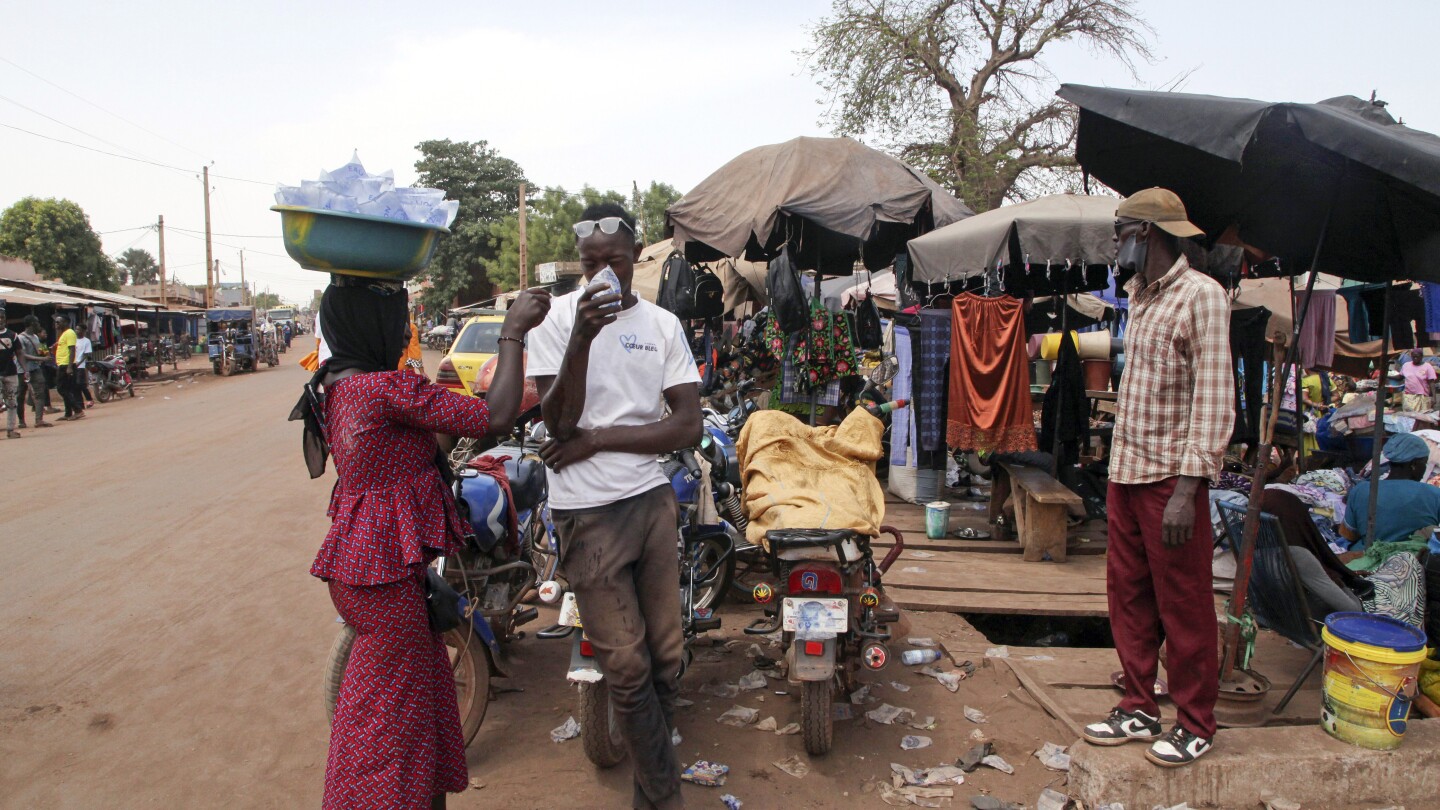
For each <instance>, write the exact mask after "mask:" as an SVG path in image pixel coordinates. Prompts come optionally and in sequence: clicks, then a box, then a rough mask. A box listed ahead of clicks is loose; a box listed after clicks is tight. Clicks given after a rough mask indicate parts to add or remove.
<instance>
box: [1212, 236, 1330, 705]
mask: <svg viewBox="0 0 1440 810" xmlns="http://www.w3.org/2000/svg"><path fill="white" fill-rule="evenodd" d="M1328 224H1329V216H1328V215H1327V216H1326V225H1328ZM1320 239H1321V241H1322V242H1323V241H1324V239H1325V228H1323V227H1322V228H1321V229H1320ZM1315 255H1317V256H1318V255H1320V254H1319V251H1318V250H1317V251H1316V253H1315ZM1318 276H1319V273H1317V272H1315V271H1314V268H1313V266H1312V268H1311V272H1310V278H1309V280H1307V281H1306V282H1305V303H1304V304H1302V305H1301V307H1300V312H1299V313H1298V317H1296V318H1294V319H1293V322H1292V326H1291V329H1290V331H1291V334H1290V343H1289V345H1287V346H1286V347H1285V359H1284V360H1283V361H1281V363H1280V368H1278V369H1277V370H1276V371H1277V373H1278V379H1277V380H1276V381H1275V382H1274V383H1272V384H1271V386H1270V411H1269V415H1268V418H1267V420H1266V423H1267V429H1266V430H1265V431H1264V432H1263V433H1262V435H1261V438H1260V449H1259V451H1258V453H1257V454H1256V458H1255V477H1254V478H1253V479H1252V480H1251V482H1250V503H1249V504H1248V505H1247V506H1246V507H1245V530H1244V532H1243V534H1242V535H1241V540H1240V558H1239V560H1238V561H1237V563H1238V564H1237V565H1236V566H1235V588H1234V590H1233V591H1232V592H1231V594H1230V601H1229V602H1228V603H1227V608H1226V613H1225V616H1226V622H1225V655H1224V656H1223V657H1222V658H1221V659H1220V682H1221V683H1224V682H1225V681H1226V679H1228V678H1229V677H1230V673H1231V672H1232V671H1234V669H1235V664H1236V663H1237V660H1238V657H1239V652H1240V617H1241V616H1243V615H1245V600H1246V599H1247V598H1248V597H1249V594H1250V568H1251V565H1252V564H1253V562H1254V560H1255V540H1256V538H1257V537H1258V536H1259V534H1260V511H1261V510H1260V499H1261V497H1262V496H1263V495H1264V494H1265V473H1266V465H1267V464H1268V463H1269V461H1270V448H1271V445H1272V443H1273V442H1274V440H1275V423H1276V422H1277V421H1278V420H1279V417H1280V398H1281V397H1282V396H1283V392H1284V388H1285V380H1287V379H1289V375H1290V370H1291V369H1293V368H1294V367H1295V358H1296V354H1297V351H1296V344H1298V343H1299V342H1300V330H1301V328H1303V326H1304V324H1305V317H1306V316H1307V315H1308V314H1309V312H1310V301H1311V299H1312V298H1313V297H1314V292H1315V279H1316V278H1317V277H1318ZM1291 301H1292V302H1293V301H1294V298H1293V297H1292V298H1291ZM1292 306H1293V303H1292Z"/></svg>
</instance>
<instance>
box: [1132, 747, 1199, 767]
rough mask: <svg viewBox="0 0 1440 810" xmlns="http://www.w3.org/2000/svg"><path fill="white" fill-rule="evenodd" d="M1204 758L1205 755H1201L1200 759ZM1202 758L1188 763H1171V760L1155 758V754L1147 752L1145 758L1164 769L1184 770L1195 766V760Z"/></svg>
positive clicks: (1187, 761)
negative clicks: (1188, 766)
mask: <svg viewBox="0 0 1440 810" xmlns="http://www.w3.org/2000/svg"><path fill="white" fill-rule="evenodd" d="M1203 756H1205V755H1204V754H1201V755H1200V757H1203ZM1200 757H1195V759H1190V760H1186V761H1184V762H1171V761H1169V760H1165V759H1161V758H1160V757H1157V756H1155V755H1154V754H1152V753H1150V752H1149V751H1146V752H1145V758H1146V759H1148V760H1150V761H1151V762H1153V763H1155V764H1156V765H1159V766H1160V767H1162V768H1183V767H1185V766H1186V765H1193V764H1194V763H1195V760H1196V759H1199V758H1200Z"/></svg>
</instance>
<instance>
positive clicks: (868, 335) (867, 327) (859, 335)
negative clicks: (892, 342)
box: [855, 294, 883, 351]
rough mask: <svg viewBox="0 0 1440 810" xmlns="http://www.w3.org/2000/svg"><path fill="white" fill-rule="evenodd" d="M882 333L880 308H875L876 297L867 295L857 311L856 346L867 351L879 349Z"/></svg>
mask: <svg viewBox="0 0 1440 810" xmlns="http://www.w3.org/2000/svg"><path fill="white" fill-rule="evenodd" d="M881 332H882V329H881V326H880V308H879V307H877V306H875V296H874V295H873V294H871V295H867V296H865V300H864V301H861V302H860V303H859V305H858V306H857V307H856V309H855V345H856V346H857V347H859V348H861V349H865V350H866V351H870V350H874V349H878V348H880V341H881V340H882V339H883V335H882V334H881Z"/></svg>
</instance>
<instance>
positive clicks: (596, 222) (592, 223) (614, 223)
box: [575, 217, 635, 239]
mask: <svg viewBox="0 0 1440 810" xmlns="http://www.w3.org/2000/svg"><path fill="white" fill-rule="evenodd" d="M621 225H624V226H625V230H627V231H629V232H630V233H632V234H633V233H635V229H634V228H632V227H630V223H628V222H626V221H625V220H623V219H621V218H620V217H605V218H604V219H582V220H580V221H579V222H577V223H575V235H576V236H577V237H579V238H581V239H584V238H585V237H587V236H589V235H591V234H593V233H595V229H596V228H599V229H600V233H603V234H605V235H606V236H612V235H614V234H616V233H618V232H619V231H620V226H621Z"/></svg>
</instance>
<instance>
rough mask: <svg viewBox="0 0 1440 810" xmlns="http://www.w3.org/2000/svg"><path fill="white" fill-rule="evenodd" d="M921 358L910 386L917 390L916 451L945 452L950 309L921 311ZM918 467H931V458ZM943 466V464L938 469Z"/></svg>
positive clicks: (924, 458)
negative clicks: (946, 371) (917, 441)
mask: <svg viewBox="0 0 1440 810" xmlns="http://www.w3.org/2000/svg"><path fill="white" fill-rule="evenodd" d="M919 355H920V358H919V361H918V362H917V363H916V366H915V372H914V381H913V383H912V387H913V389H914V391H915V393H916V410H915V426H916V436H917V438H918V440H919V447H918V448H917V450H920V451H924V452H925V453H940V454H943V453H944V452H945V399H946V386H945V378H946V374H945V367H946V364H947V363H949V362H950V311H949V310H945V309H922V310H920V352H919ZM920 466H921V467H922V468H926V469H933V468H934V459H932V458H928V457H923V458H922V460H921V464H920ZM941 469H943V467H942V468H941Z"/></svg>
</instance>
